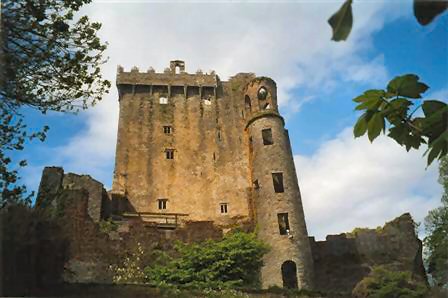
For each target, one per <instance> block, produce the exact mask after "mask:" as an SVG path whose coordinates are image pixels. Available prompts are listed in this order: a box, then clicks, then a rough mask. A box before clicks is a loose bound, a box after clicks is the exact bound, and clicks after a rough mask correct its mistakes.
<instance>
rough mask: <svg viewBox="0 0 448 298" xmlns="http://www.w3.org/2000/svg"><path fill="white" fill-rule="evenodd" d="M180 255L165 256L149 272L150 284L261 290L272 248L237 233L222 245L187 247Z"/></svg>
mask: <svg viewBox="0 0 448 298" xmlns="http://www.w3.org/2000/svg"><path fill="white" fill-rule="evenodd" d="M175 250H176V254H175V255H174V256H168V255H167V254H161V255H160V257H159V259H158V261H157V262H155V263H154V264H152V265H151V266H149V267H147V268H146V269H145V274H146V278H147V280H148V282H149V283H150V284H152V285H155V286H159V285H161V284H162V285H163V284H170V285H174V286H185V287H192V288H233V287H240V286H243V285H244V286H245V287H258V286H259V285H258V283H259V280H258V278H259V270H260V268H261V266H262V264H263V263H262V257H263V255H264V254H265V253H266V252H267V250H268V248H267V246H266V245H265V244H263V243H262V242H261V241H260V240H258V239H257V238H256V235H255V234H254V233H243V232H234V233H230V234H227V235H225V236H224V238H223V239H222V240H220V241H212V240H208V241H205V242H202V243H194V244H183V243H178V244H177V245H176V247H175Z"/></svg>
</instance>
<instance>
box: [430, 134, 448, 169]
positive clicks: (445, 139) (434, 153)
mask: <svg viewBox="0 0 448 298" xmlns="http://www.w3.org/2000/svg"><path fill="white" fill-rule="evenodd" d="M428 152H429V154H428V166H429V165H431V163H432V162H433V161H434V159H436V158H442V157H443V156H445V155H446V154H447V152H448V131H445V132H444V133H443V134H442V135H440V136H439V137H438V138H437V140H435V141H434V142H433V143H432V144H429V145H428V150H427V151H426V152H425V154H426V153H428Z"/></svg>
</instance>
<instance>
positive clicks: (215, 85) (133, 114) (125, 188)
mask: <svg viewBox="0 0 448 298" xmlns="http://www.w3.org/2000/svg"><path fill="white" fill-rule="evenodd" d="M117 87H118V91H119V101H120V117H119V127H118V141H117V151H116V162H115V173H114V179H113V186H112V191H111V195H112V198H113V202H114V204H115V209H118V210H119V212H120V213H122V214H124V215H125V216H128V217H132V216H138V217H140V218H142V219H144V220H146V221H149V222H151V221H159V225H160V227H162V228H175V227H176V226H177V225H182V223H183V222H186V221H213V223H214V224H215V225H217V226H220V227H222V228H224V229H228V228H231V227H235V226H238V225H243V224H251V225H253V227H256V229H257V233H258V235H259V237H260V239H261V240H263V241H265V242H266V243H268V244H269V245H270V247H271V250H270V252H269V253H268V254H267V255H266V257H265V259H264V267H263V269H262V272H261V274H262V275H261V279H262V284H263V286H264V287H268V286H271V285H277V286H286V287H298V288H304V287H305V288H306V287H311V281H312V275H313V265H312V256H311V250H310V243H309V241H308V235H307V230H306V224H305V218H304V214H303V208H302V202H301V197H300V191H299V186H298V183H297V175H296V171H295V168H294V161H293V155H292V152H291V145H290V141H289V138H288V132H287V130H286V129H285V128H284V124H285V123H284V119H283V117H282V116H281V115H280V114H279V111H278V105H277V89H276V84H275V82H274V81H273V80H272V79H270V78H266V77H255V76H254V75H253V74H237V75H236V76H234V77H232V78H231V79H230V80H229V81H227V82H224V81H220V79H219V77H218V76H217V75H216V74H215V73H214V72H212V73H210V74H204V73H202V72H200V71H198V72H197V73H196V74H189V73H186V72H185V64H184V62H183V61H171V63H170V67H169V68H167V69H165V71H164V73H156V72H155V71H154V70H152V69H150V70H149V71H147V72H139V71H138V69H137V68H134V69H132V70H131V71H130V72H124V71H123V69H122V68H121V67H119V68H118V74H117Z"/></svg>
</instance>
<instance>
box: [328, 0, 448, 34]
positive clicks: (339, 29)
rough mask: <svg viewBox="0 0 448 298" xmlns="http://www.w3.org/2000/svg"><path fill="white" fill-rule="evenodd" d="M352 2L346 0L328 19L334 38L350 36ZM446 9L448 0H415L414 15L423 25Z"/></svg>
mask: <svg viewBox="0 0 448 298" xmlns="http://www.w3.org/2000/svg"><path fill="white" fill-rule="evenodd" d="M352 3H353V1H352V0H346V1H345V2H344V3H343V4H342V6H341V8H339V10H338V11H337V12H336V13H334V14H333V15H332V16H331V17H330V18H329V19H328V23H329V24H330V26H331V28H332V29H333V37H332V38H331V39H332V40H334V41H342V40H346V39H347V38H348V36H349V34H350V31H351V30H352V26H353V14H352ZM446 9H448V1H442V0H439V1H433V0H414V16H415V18H416V19H417V21H418V22H419V23H420V25H423V26H425V25H428V24H429V23H431V22H432V21H433V20H434V18H435V17H437V16H438V15H440V14H442V13H443V12H444V11H445V10H446Z"/></svg>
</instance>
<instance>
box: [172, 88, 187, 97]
mask: <svg viewBox="0 0 448 298" xmlns="http://www.w3.org/2000/svg"><path fill="white" fill-rule="evenodd" d="M184 92H185V89H184V86H171V96H172V97H175V96H182V97H183V96H184V94H185V93H184Z"/></svg>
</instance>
